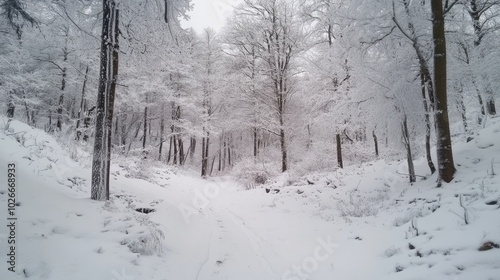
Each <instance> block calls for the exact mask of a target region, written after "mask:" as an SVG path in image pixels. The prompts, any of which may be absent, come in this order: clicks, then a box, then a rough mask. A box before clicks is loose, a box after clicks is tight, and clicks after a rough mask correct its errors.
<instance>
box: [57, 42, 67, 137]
mask: <svg viewBox="0 0 500 280" xmlns="http://www.w3.org/2000/svg"><path fill="white" fill-rule="evenodd" d="M66 36H68V34H66ZM66 40H67V39H66ZM67 60H68V49H67V47H64V49H63V63H66V61H67ZM66 71H67V69H66V66H65V65H63V68H62V70H61V72H62V73H61V77H62V80H61V93H60V94H59V104H58V107H57V122H56V128H57V130H58V131H61V128H62V115H63V107H64V90H65V89H66Z"/></svg>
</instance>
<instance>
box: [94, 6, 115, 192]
mask: <svg viewBox="0 0 500 280" xmlns="http://www.w3.org/2000/svg"><path fill="white" fill-rule="evenodd" d="M102 6H103V23H102V35H101V64H100V70H99V90H98V93H97V108H96V126H95V140H94V153H93V159H92V180H91V181H92V182H91V185H92V187H91V199H93V200H109V170H110V161H111V133H112V131H111V128H112V121H113V106H114V99H115V90H116V79H117V77H118V46H119V45H118V33H119V32H118V20H119V11H118V8H117V6H116V2H115V0H103V3H102Z"/></svg>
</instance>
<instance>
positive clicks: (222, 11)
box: [182, 0, 240, 32]
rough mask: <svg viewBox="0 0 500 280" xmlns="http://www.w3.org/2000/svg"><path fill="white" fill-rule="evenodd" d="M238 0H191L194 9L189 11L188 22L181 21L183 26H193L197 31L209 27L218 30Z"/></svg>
mask: <svg viewBox="0 0 500 280" xmlns="http://www.w3.org/2000/svg"><path fill="white" fill-rule="evenodd" d="M238 2H240V1H238V0H192V3H193V5H194V9H193V10H192V11H191V12H190V13H189V15H190V17H191V19H190V20H189V22H183V24H182V25H183V26H184V27H193V28H194V29H195V30H196V31H197V32H201V31H203V29H205V28H207V27H211V28H213V29H215V30H216V31H219V30H220V29H221V27H222V26H223V25H224V23H225V21H226V18H227V17H228V16H229V15H230V14H231V12H232V10H233V8H232V6H234V5H235V4H236V3H238Z"/></svg>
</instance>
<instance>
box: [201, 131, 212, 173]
mask: <svg viewBox="0 0 500 280" xmlns="http://www.w3.org/2000/svg"><path fill="white" fill-rule="evenodd" d="M203 131H204V134H205V135H204V137H203V139H202V143H201V149H202V151H201V176H202V177H206V176H207V171H208V152H209V146H210V138H209V137H210V132H208V131H206V129H205V128H203Z"/></svg>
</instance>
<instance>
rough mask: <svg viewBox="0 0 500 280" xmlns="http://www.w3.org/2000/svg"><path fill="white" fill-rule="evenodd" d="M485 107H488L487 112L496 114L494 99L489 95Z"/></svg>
mask: <svg viewBox="0 0 500 280" xmlns="http://www.w3.org/2000/svg"><path fill="white" fill-rule="evenodd" d="M486 108H487V109H488V114H490V115H492V116H494V115H496V114H497V110H496V108H495V99H493V97H490V99H488V101H487V102H486Z"/></svg>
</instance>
